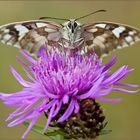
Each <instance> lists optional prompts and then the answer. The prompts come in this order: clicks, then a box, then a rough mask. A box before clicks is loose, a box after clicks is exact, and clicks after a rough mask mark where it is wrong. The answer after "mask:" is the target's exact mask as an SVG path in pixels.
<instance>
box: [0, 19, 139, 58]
mask: <svg viewBox="0 0 140 140" xmlns="http://www.w3.org/2000/svg"><path fill="white" fill-rule="evenodd" d="M139 40H140V31H139V30H138V29H135V28H133V27H130V26H127V25H122V24H119V23H111V22H106V21H100V22H94V23H91V24H80V23H79V22H78V21H77V20H75V19H70V20H68V21H66V22H64V23H63V24H58V23H55V22H52V21H42V20H34V21H24V22H17V23H11V24H8V25H3V26H1V27H0V41H1V42H2V43H5V44H8V45H12V46H15V47H17V48H21V49H24V50H27V51H28V52H30V53H33V54H36V52H37V51H38V49H39V48H40V47H41V46H43V45H44V44H47V47H48V48H46V49H47V50H49V49H51V47H57V46H59V47H60V48H67V49H69V50H77V49H79V50H81V51H83V50H84V53H92V52H93V51H94V52H96V54H97V55H98V56H99V57H101V56H104V55H107V54H108V53H109V52H111V51H112V50H114V49H120V48H124V47H127V46H131V45H132V44H134V43H135V42H137V41H139Z"/></svg>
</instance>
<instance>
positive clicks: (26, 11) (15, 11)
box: [0, 0, 140, 140]
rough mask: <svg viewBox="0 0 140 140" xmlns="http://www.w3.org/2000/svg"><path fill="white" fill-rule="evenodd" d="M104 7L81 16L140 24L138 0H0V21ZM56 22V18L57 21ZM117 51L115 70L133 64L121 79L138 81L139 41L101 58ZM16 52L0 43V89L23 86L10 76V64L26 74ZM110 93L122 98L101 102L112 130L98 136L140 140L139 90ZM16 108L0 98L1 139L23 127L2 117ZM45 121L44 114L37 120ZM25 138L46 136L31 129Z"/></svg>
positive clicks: (18, 134)
mask: <svg viewBox="0 0 140 140" xmlns="http://www.w3.org/2000/svg"><path fill="white" fill-rule="evenodd" d="M99 9H106V10H108V11H107V12H106V13H98V14H96V15H93V16H90V17H88V18H85V19H83V20H81V22H82V23H90V22H94V21H99V20H104V21H112V22H119V23H123V24H128V25H131V26H134V27H137V28H140V1H139V0H135V1H132V0H125V1H121V0H118V1H117V0H116V1H113V0H112V1H111V0H108V1H107V0H102V1H101V0H98V1H94V0H93V1H88V0H85V1H84V0H81V1H80V0H77V1H74V0H71V1H70V0H69V1H64V0H61V1H60V0H55V1H53V0H52V1H51V0H50V1H39V0H38V1H0V25H2V24H7V23H10V22H16V21H24V20H32V19H38V18H39V17H42V16H52V17H62V18H77V17H79V16H82V15H84V14H87V13H89V12H92V11H95V10H99ZM58 22H59V21H58ZM113 54H117V56H118V61H117V64H116V65H115V66H114V67H113V68H112V71H115V70H116V69H117V68H118V67H119V66H122V65H129V67H130V68H135V71H134V72H132V73H131V74H130V75H129V76H128V77H127V78H126V79H125V80H123V81H124V82H129V83H135V84H139V83H140V71H139V70H140V42H139V43H137V44H135V45H133V47H130V48H125V49H123V50H117V51H116V52H115V53H112V54H111V55H109V56H108V57H106V58H105V59H104V63H105V62H107V60H109V59H110V58H111V56H112V55H113ZM16 55H18V56H20V54H19V51H18V50H17V49H16V48H12V47H9V46H7V45H3V44H0V60H1V61H0V91H1V92H6V93H10V92H15V91H18V90H20V89H21V88H22V87H21V86H20V85H19V84H18V82H17V81H16V80H15V79H14V78H13V76H12V74H11V73H10V72H9V66H10V65H12V66H14V67H15V68H16V69H17V71H18V72H20V73H22V74H23V76H24V77H25V75H24V73H23V71H22V66H20V65H19V63H18V62H17V61H16V58H15V56H16ZM112 94H113V95H110V97H123V98H124V100H123V101H122V102H119V103H104V102H100V104H101V105H102V108H104V113H105V115H106V120H107V121H108V125H107V128H110V129H112V132H111V133H110V134H108V135H105V136H100V137H99V138H98V140H132V139H134V140H139V139H140V120H139V119H140V109H139V108H140V93H137V94H134V95H127V94H122V93H119V92H117V93H112ZM14 109H15V108H8V107H6V106H5V105H3V104H2V102H0V140H4V139H7V140H8V139H9V140H12V139H13V140H18V139H20V138H21V135H22V134H23V132H24V131H25V129H26V128H25V127H24V126H23V125H22V124H21V125H19V126H17V127H14V128H8V127H7V123H6V122H5V119H6V118H7V117H8V115H9V114H10V113H11V112H12V111H13V110H14ZM40 123H41V124H42V125H44V124H45V117H42V120H41V121H40ZM26 139H29V140H31V139H35V140H45V139H47V138H46V137H44V136H40V135H38V134H35V133H34V132H30V133H29V134H28V135H27V137H26Z"/></svg>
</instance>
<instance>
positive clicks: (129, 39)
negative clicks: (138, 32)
mask: <svg viewBox="0 0 140 140" xmlns="http://www.w3.org/2000/svg"><path fill="white" fill-rule="evenodd" d="M125 40H126V41H127V42H128V43H130V42H132V41H133V39H132V37H131V36H127V37H125Z"/></svg>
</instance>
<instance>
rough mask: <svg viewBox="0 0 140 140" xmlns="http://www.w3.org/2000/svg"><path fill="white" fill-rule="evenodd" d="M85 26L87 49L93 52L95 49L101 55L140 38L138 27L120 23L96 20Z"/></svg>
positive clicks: (129, 44)
mask: <svg viewBox="0 0 140 140" xmlns="http://www.w3.org/2000/svg"><path fill="white" fill-rule="evenodd" d="M83 28H84V33H83V36H84V37H85V42H86V45H87V51H88V52H91V53H92V51H93V50H94V51H95V52H96V53H97V55H98V56H99V57H100V56H104V55H107V54H108V53H109V52H110V51H112V50H114V49H121V48H124V47H128V46H131V45H132V44H134V43H135V42H137V41H139V40H140V31H139V30H138V29H135V28H133V27H129V26H127V25H121V24H118V23H110V22H96V23H93V24H90V25H84V26H83Z"/></svg>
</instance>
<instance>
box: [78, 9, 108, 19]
mask: <svg viewBox="0 0 140 140" xmlns="http://www.w3.org/2000/svg"><path fill="white" fill-rule="evenodd" d="M99 12H106V10H103V9H101V10H97V11H94V12H92V13H89V14H87V15H84V16H82V17H79V18H76V19H75V20H79V19H82V18H85V17H88V16H90V15H93V14H95V13H99Z"/></svg>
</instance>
